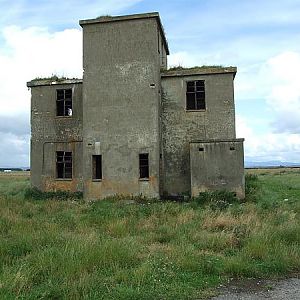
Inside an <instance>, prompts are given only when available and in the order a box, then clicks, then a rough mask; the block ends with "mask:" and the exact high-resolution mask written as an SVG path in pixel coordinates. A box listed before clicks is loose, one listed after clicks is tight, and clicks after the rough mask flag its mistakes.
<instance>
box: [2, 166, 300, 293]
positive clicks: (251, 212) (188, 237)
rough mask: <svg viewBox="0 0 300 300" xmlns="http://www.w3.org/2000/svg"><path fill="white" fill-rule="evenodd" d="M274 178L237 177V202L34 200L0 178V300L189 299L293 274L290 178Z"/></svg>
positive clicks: (294, 184) (294, 208)
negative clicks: (240, 191) (242, 180)
mask: <svg viewBox="0 0 300 300" xmlns="http://www.w3.org/2000/svg"><path fill="white" fill-rule="evenodd" d="M282 171H283V170H281V171H280V172H278V173H273V174H267V173H266V174H265V175H257V176H253V175H247V177H246V191H247V199H246V201H244V202H242V203H241V202H240V201H237V200H236V198H234V195H229V194H226V193H225V192H220V193H206V194H202V195H200V196H199V197H198V198H197V199H195V201H192V202H183V203H178V202H157V201H147V199H143V200H141V201H140V202H138V201H124V200H121V199H110V200H105V201H99V202H94V203H87V202H84V201H60V200H55V199H54V200H53V199H52V200H47V201H40V200H41V198H40V197H44V196H42V195H39V194H34V196H32V195H30V197H27V198H28V199H25V194H26V193H28V190H27V188H28V187H29V180H28V178H25V177H23V176H16V177H13V176H7V175H1V176H0V233H1V234H0V286H1V288H0V299H16V298H18V299H199V298H201V297H206V296H209V295H212V294H213V288H215V287H216V286H217V285H218V284H219V283H221V282H226V280H227V279H228V278H231V277H247V278H248V277H273V276H278V275H283V274H288V273H289V272H293V271H299V270H300V235H299V232H300V218H299V216H300V179H299V173H297V171H294V172H292V171H289V170H287V171H285V172H283V173H282ZM298 172H299V171H298ZM26 191H27V192H26ZM50 198H53V197H50ZM54 198H55V197H54ZM220 199H223V200H222V201H223V202H225V203H226V205H223V204H220V207H219V205H218V206H217V207H213V206H211V205H212V204H213V203H214V201H215V200H217V201H220ZM135 200H136V199H135ZM222 201H221V202H220V203H222Z"/></svg>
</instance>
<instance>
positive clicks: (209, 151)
mask: <svg viewBox="0 0 300 300" xmlns="http://www.w3.org/2000/svg"><path fill="white" fill-rule="evenodd" d="M190 160H191V193H192V196H194V197H196V196H198V195H199V193H200V192H204V191H208V190H220V189H226V190H229V191H233V192H235V193H236V194H237V196H238V197H239V198H241V199H243V198H245V187H244V184H245V180H244V148H243V139H233V140H227V141H203V142H200V141H199V142H193V143H190Z"/></svg>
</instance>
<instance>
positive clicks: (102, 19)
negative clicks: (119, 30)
mask: <svg viewBox="0 0 300 300" xmlns="http://www.w3.org/2000/svg"><path fill="white" fill-rule="evenodd" d="M148 18H155V19H156V21H157V23H158V26H159V29H160V32H161V35H162V37H163V41H164V45H165V48H166V52H167V54H170V52H169V46H168V42H167V39H166V36H165V32H164V28H163V26H162V22H161V20H160V17H159V13H158V12H151V13H143V14H133V15H125V16H101V17H98V18H94V19H87V20H79V25H80V26H81V27H83V26H84V25H89V24H96V23H108V22H118V21H128V20H137V19H148Z"/></svg>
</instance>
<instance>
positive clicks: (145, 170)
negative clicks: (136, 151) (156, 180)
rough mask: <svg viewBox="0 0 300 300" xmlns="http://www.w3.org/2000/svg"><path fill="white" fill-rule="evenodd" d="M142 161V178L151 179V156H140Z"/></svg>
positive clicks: (144, 154)
mask: <svg viewBox="0 0 300 300" xmlns="http://www.w3.org/2000/svg"><path fill="white" fill-rule="evenodd" d="M139 161H140V178H149V154H148V153H142V154H140V155H139Z"/></svg>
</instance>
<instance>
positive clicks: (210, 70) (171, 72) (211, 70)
mask: <svg viewBox="0 0 300 300" xmlns="http://www.w3.org/2000/svg"><path fill="white" fill-rule="evenodd" d="M236 72H237V68H236V67H222V66H201V67H192V68H183V67H175V68H170V69H168V70H162V71H161V77H176V76H179V77H182V76H192V75H210V74H225V73H233V74H234V76H235V74H236Z"/></svg>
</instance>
